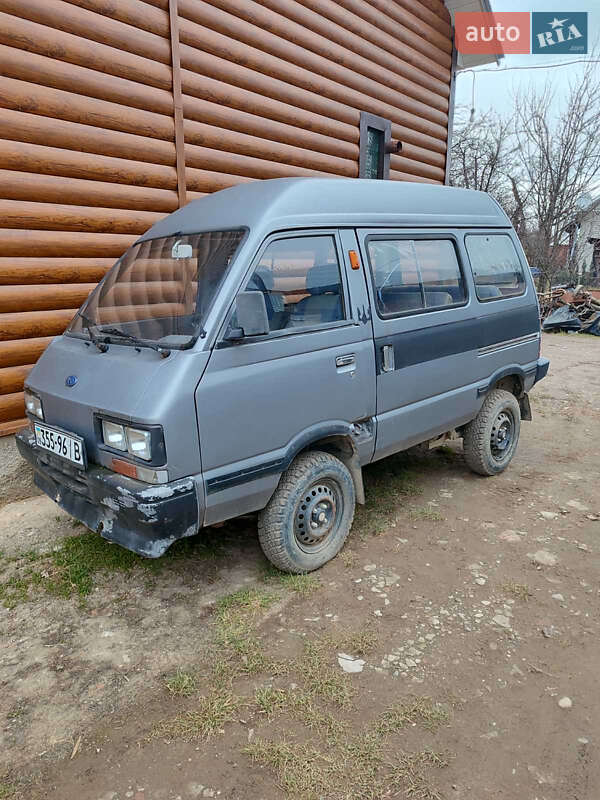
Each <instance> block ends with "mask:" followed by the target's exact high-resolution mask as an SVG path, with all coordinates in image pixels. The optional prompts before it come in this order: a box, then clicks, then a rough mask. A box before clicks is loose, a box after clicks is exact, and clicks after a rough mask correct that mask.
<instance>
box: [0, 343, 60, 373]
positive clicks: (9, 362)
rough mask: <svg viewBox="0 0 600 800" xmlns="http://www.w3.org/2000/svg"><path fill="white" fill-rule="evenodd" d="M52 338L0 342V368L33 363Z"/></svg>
mask: <svg viewBox="0 0 600 800" xmlns="http://www.w3.org/2000/svg"><path fill="white" fill-rule="evenodd" d="M53 338H54V337H53V336H44V337H41V338H36V339H15V340H13V341H4V342H0V367H16V366H21V365H23V364H33V363H35V362H36V361H37V360H38V358H39V357H40V356H41V355H42V353H43V352H44V350H45V349H46V348H47V347H48V345H49V344H50V342H51V341H52V339H53Z"/></svg>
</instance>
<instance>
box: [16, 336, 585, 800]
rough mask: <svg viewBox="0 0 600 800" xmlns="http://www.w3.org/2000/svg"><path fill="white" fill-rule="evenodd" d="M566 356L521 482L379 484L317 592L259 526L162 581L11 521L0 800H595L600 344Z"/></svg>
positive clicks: (30, 508) (402, 473) (32, 504)
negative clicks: (271, 548) (261, 542)
mask: <svg viewBox="0 0 600 800" xmlns="http://www.w3.org/2000/svg"><path fill="white" fill-rule="evenodd" d="M543 352H544V354H545V355H546V356H548V357H549V358H550V359H551V367H550V373H549V376H548V377H547V378H546V379H545V380H544V381H543V382H542V383H541V384H539V385H538V386H536V387H535V389H534V390H533V392H532V393H531V404H532V409H533V416H534V419H533V422H531V423H523V426H522V432H521V443H520V447H519V451H518V454H517V456H516V458H515V460H514V461H513V464H512V465H511V467H510V468H509V469H508V470H507V471H506V472H505V473H504V474H502V475H500V476H498V477H495V478H482V477H479V476H476V475H473V474H472V473H470V472H469V471H468V470H467V468H466V466H465V464H464V462H463V460H462V458H461V456H460V447H459V446H456V447H453V449H451V450H449V449H444V450H442V451H441V452H433V453H432V454H430V455H427V456H423V457H416V456H415V457H414V458H413V457H411V458H406V457H403V458H393V459H388V460H387V461H385V462H381V463H380V464H378V465H373V466H372V467H370V468H368V469H367V470H366V471H365V472H366V480H367V491H368V505H367V507H366V508H364V509H360V510H359V512H358V514H357V519H356V522H355V525H354V528H353V531H352V534H351V536H350V538H349V540H348V543H347V545H346V547H345V549H344V551H343V552H342V553H341V554H340V556H338V557H337V558H336V559H335V560H334V561H333V562H331V563H330V564H328V565H327V566H326V567H324V568H323V569H322V570H320V571H319V572H318V573H316V574H315V575H314V576H309V577H304V576H301V577H300V578H293V579H290V578H286V577H283V576H281V575H278V574H276V573H275V572H274V571H273V570H269V569H268V566H267V565H266V562H265V560H264V558H263V556H262V555H261V553H260V550H259V547H258V544H257V541H256V531H255V525H254V523H253V521H252V520H238V521H235V522H234V523H232V524H231V525H227V526H225V527H223V528H220V529H218V530H216V531H213V532H210V533H208V534H205V535H203V536H202V537H197V540H198V541H196V542H192V544H189V545H187V546H186V547H187V549H185V548H184V549H183V550H182V551H181V552H176V553H175V555H174V556H173V557H172V558H171V559H169V560H166V561H165V562H164V563H163V564H161V565H158V566H157V567H152V568H149V567H148V565H147V564H143V563H141V562H140V561H139V560H138V559H136V558H135V557H131V559H129V557H128V556H127V558H126V557H125V556H124V555H123V556H122V555H121V551H119V549H118V548H115V547H112V548H111V546H110V545H107V544H106V543H104V542H101V541H100V540H98V542H99V545H98V544H97V543H96V544H95V540H92V539H90V536H91V535H90V534H88V533H86V532H85V531H84V529H83V528H81V527H73V524H72V521H71V520H70V519H69V518H68V517H67V516H66V515H64V514H62V513H61V512H59V511H58V510H57V509H56V507H55V506H54V505H53V504H52V503H51V502H50V501H49V500H47V499H45V498H40V497H35V498H32V499H30V500H24V501H19V502H17V503H11V504H9V505H6V506H4V508H2V509H0V550H1V551H2V557H1V558H0V582H1V586H2V587H3V588H2V592H3V594H1V595H0V597H2V598H3V599H4V604H5V607H0V636H1V639H0V698H1V699H0V723H1V726H2V733H1V735H0V798H13V797H15V798H27V800H41V799H42V798H48V799H50V798H51V799H52V800H75V799H77V800H125V798H133V800H193V798H199V797H220V798H223V800H247V798H253V800H276V799H277V800H278V799H279V798H286V797H299V798H302V800H311V798H315V799H316V798H324V799H325V800H337V799H338V798H340V800H342V798H353V799H354V798H357V799H361V800H362V798H372V800H383V798H393V797H403V796H409V797H412V798H417V800H418V799H419V798H421V799H422V800H436V798H446V800H459V799H460V800H480V799H481V798H493V799H494V800H497V799H498V800H499V798H510V799H511V800H513V799H516V798H519V800H521V799H523V800H597V798H598V797H600V761H599V755H598V754H599V747H600V713H599V712H600V694H599V691H598V690H599V687H600V682H599V678H598V664H600V638H599V627H600V606H599V596H598V595H599V591H600V590H599V582H598V570H599V568H600V494H599V490H598V481H599V467H598V465H599V464H600V425H599V421H600V341H599V340H598V339H596V338H592V337H587V336H579V335H577V336H576V335H573V336H567V335H554V336H545V338H544V341H543ZM115 553H116V555H115ZM6 606H8V607H6Z"/></svg>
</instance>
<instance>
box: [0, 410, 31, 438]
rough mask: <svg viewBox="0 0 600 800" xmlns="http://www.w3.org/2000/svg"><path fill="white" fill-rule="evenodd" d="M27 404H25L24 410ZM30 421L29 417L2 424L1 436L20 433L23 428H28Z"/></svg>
mask: <svg viewBox="0 0 600 800" xmlns="http://www.w3.org/2000/svg"><path fill="white" fill-rule="evenodd" d="M24 407H25V403H24V402H23V408H24ZM28 425H29V420H28V419H27V417H23V418H22V419H15V420H12V421H9V422H0V436H11V435H12V434H13V433H18V432H19V431H20V430H22V429H23V428H27V427H28Z"/></svg>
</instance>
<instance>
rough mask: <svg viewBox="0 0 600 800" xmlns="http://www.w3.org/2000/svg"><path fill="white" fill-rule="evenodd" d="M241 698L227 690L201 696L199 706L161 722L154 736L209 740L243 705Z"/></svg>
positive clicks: (219, 731) (186, 739)
mask: <svg viewBox="0 0 600 800" xmlns="http://www.w3.org/2000/svg"><path fill="white" fill-rule="evenodd" d="M241 702H242V701H241V699H240V698H239V697H236V696H235V695H234V694H233V693H232V692H230V691H227V690H218V691H214V692H211V694H208V695H206V696H204V697H201V698H200V699H199V702H198V708H197V710H194V711H186V712H185V713H183V714H178V715H177V716H176V717H174V718H173V719H171V720H168V721H165V722H161V723H159V725H157V726H156V728H155V729H154V731H153V734H152V735H153V736H154V737H159V738H162V739H184V740H185V741H188V742H191V741H195V740H204V741H206V740H208V739H210V737H211V736H213V735H214V734H216V733H221V732H222V730H223V726H224V725H225V724H226V723H227V722H230V721H231V720H232V719H233V717H234V714H235V712H236V710H237V709H238V708H239V706H240V705H241Z"/></svg>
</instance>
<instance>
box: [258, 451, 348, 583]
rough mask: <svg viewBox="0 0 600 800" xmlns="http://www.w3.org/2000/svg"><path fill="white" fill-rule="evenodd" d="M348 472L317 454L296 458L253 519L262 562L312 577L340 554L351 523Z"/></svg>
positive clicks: (328, 457) (337, 462) (331, 458)
mask: <svg viewBox="0 0 600 800" xmlns="http://www.w3.org/2000/svg"><path fill="white" fill-rule="evenodd" d="M354 506H355V492H354V481H353V480H352V476H351V475H350V472H349V471H348V468H347V467H346V466H345V465H344V464H343V463H342V462H341V461H340V460H339V459H338V458H336V457H335V456H333V455H331V454H330V453H325V452H322V451H320V450H319V451H317V450H314V451H311V452H308V453H302V454H301V455H299V456H298V457H297V458H296V459H295V460H294V461H293V462H292V464H291V465H290V467H289V468H288V469H287V470H286V471H285V472H284V474H283V475H282V477H281V480H280V482H279V486H278V487H277V489H276V490H275V493H274V494H273V496H272V497H271V499H270V501H269V503H268V504H267V506H266V507H265V508H264V509H263V510H262V511H261V512H260V514H259V517H258V538H259V541H260V545H261V547H262V549H263V552H264V554H265V555H266V557H267V558H268V559H269V561H271V563H273V564H274V565H275V566H276V567H277V568H278V569H281V570H283V571H284V572H295V573H303V572H311V571H312V570H315V569H318V568H319V567H321V566H323V564H326V563H327V562H328V561H330V560H331V559H332V558H333V557H334V556H335V555H337V553H338V552H339V551H340V550H341V548H342V545H343V544H344V542H345V541H346V537H347V536H348V533H349V532H350V528H351V526H352V520H353V518H354Z"/></svg>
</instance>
